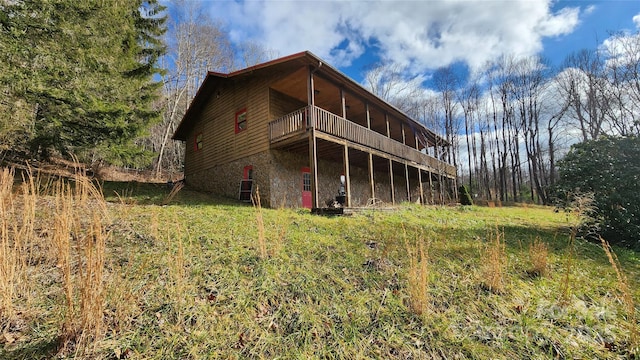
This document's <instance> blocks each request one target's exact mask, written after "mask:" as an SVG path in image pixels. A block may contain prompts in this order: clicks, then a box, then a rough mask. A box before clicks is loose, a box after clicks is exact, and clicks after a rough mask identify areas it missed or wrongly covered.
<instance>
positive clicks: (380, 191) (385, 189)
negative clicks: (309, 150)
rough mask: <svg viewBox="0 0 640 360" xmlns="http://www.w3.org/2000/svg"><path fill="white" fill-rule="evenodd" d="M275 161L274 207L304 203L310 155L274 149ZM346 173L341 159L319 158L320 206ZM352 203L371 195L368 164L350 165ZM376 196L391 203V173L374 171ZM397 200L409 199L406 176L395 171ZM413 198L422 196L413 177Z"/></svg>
mask: <svg viewBox="0 0 640 360" xmlns="http://www.w3.org/2000/svg"><path fill="white" fill-rule="evenodd" d="M271 153H272V155H273V159H272V160H273V161H272V167H271V170H270V175H269V178H270V180H271V187H270V196H271V198H270V199H269V202H270V204H271V205H272V207H280V206H284V207H302V168H303V167H309V157H308V156H307V155H306V154H305V155H299V154H296V153H291V152H285V151H272V152H271ZM342 174H344V169H343V165H342V163H341V162H331V161H326V160H319V161H318V183H319V186H318V197H319V205H320V207H324V206H326V205H327V203H329V202H330V201H332V200H334V199H335V197H336V195H338V191H339V190H340V175H342ZM349 175H350V178H351V206H354V207H355V206H366V205H367V204H368V203H369V202H370V199H371V187H370V184H369V171H368V169H366V168H361V167H356V166H353V165H351V167H350V168H349ZM373 178H374V184H375V192H376V199H377V200H379V201H383V202H385V203H389V204H391V182H390V180H389V174H388V173H384V172H374V175H373ZM393 181H394V189H395V201H396V203H401V202H404V201H408V199H407V190H406V188H407V186H406V179H405V177H404V176H400V175H394V180H393ZM409 185H410V189H411V200H412V201H416V200H418V197H419V196H420V185H419V183H418V180H417V179H410V184H409ZM423 186H424V190H425V198H426V199H429V197H428V187H429V186H428V184H423Z"/></svg>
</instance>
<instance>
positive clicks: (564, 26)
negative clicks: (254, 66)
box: [205, 0, 579, 68]
mask: <svg viewBox="0 0 640 360" xmlns="http://www.w3.org/2000/svg"><path fill="white" fill-rule="evenodd" d="M205 4H213V5H211V6H212V9H211V12H212V14H213V15H214V16H215V17H217V18H221V19H223V20H225V21H226V22H227V24H228V26H229V28H230V30H231V36H232V39H234V40H236V41H241V40H245V39H252V40H254V41H258V42H260V43H262V44H264V45H265V47H267V48H272V49H275V50H277V51H278V52H279V53H280V54H282V55H286V54H291V53H296V52H300V51H303V50H311V51H312V52H314V53H315V54H317V55H318V56H320V57H322V58H325V59H327V61H329V62H330V63H331V64H332V65H335V66H338V67H341V66H346V65H349V64H350V62H351V61H353V60H354V59H356V58H358V57H359V56H361V55H362V54H363V53H364V51H365V50H366V48H367V47H370V46H373V47H374V48H375V50H376V51H377V55H378V56H379V57H381V58H382V59H384V60H389V61H393V62H396V63H399V64H403V65H405V66H415V67H418V68H437V67H440V66H444V65H447V64H450V63H452V62H456V61H463V62H466V63H468V64H469V65H470V66H471V67H472V68H475V67H479V66H481V65H482V64H484V63H485V62H486V61H488V60H491V59H494V58H496V57H498V56H500V55H502V54H505V53H509V54H515V55H532V54H536V53H538V52H539V51H541V50H542V43H541V41H542V39H543V38H544V37H554V36H560V35H563V34H567V33H570V32H571V31H573V29H574V28H575V27H576V25H577V24H578V21H579V19H578V18H579V9H577V8H570V7H565V8H562V9H560V10H559V11H557V12H553V11H552V10H551V5H552V1H551V0H546V1H531V0H521V1H515V0H514V1H506V0H503V1H464V0H457V1H287V0H280V1H265V0H258V1H253V0H250V1H241V2H235V1H233V2H226V1H225V2H217V1H216V2H211V3H205Z"/></svg>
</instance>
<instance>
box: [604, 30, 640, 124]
mask: <svg viewBox="0 0 640 360" xmlns="http://www.w3.org/2000/svg"><path fill="white" fill-rule="evenodd" d="M605 48H606V54H607V55H608V59H607V61H606V63H605V64H606V72H607V76H608V79H609V87H608V88H607V90H608V95H609V96H608V98H609V99H611V103H612V104H611V109H610V110H611V111H609V112H608V113H607V114H608V116H609V123H610V124H611V127H612V130H614V131H615V132H616V133H617V134H620V135H623V136H627V135H640V33H636V34H627V33H616V34H613V35H612V36H611V37H610V38H609V39H607V41H605Z"/></svg>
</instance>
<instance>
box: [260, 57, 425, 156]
mask: <svg viewBox="0 0 640 360" xmlns="http://www.w3.org/2000/svg"><path fill="white" fill-rule="evenodd" d="M307 74H308V68H307V67H306V66H302V67H300V68H299V69H298V70H296V71H294V72H292V73H290V74H289V75H288V76H286V77H284V78H282V79H279V80H277V81H275V82H274V83H273V84H272V85H271V87H272V88H273V89H274V90H276V91H278V92H281V93H283V94H286V95H288V96H290V97H292V98H295V99H297V100H299V101H301V102H304V103H308V98H307V97H308V94H307ZM313 84H314V97H315V105H316V106H318V107H320V108H323V109H325V110H327V111H329V112H331V113H333V114H336V115H339V116H342V100H341V95H340V86H338V85H336V84H335V83H333V82H332V81H330V80H328V79H326V78H324V77H323V76H321V75H316V76H314V80H313ZM344 96H345V107H346V111H347V116H346V118H347V119H349V120H350V121H353V122H354V123H357V124H359V125H361V126H364V127H367V112H366V110H367V108H366V105H365V104H366V103H367V101H365V100H364V99H363V98H362V97H360V96H359V95H355V94H354V93H353V92H351V91H349V90H348V89H345V94H344ZM387 114H388V113H387ZM387 116H388V117H389V132H390V135H391V136H390V137H391V138H393V139H396V140H397V141H400V142H402V121H400V120H398V119H397V118H395V117H393V116H391V115H387ZM369 119H370V122H371V129H372V130H373V131H376V132H378V133H380V134H382V135H385V136H386V135H387V122H386V118H385V112H384V111H383V110H382V109H380V108H379V107H378V106H376V105H375V104H373V103H369ZM409 126H410V125H407V126H406V128H405V132H406V134H407V137H406V144H407V145H408V146H411V147H413V148H415V139H414V138H413V136H411V135H409V134H410V133H412V131H411V129H410V128H409Z"/></svg>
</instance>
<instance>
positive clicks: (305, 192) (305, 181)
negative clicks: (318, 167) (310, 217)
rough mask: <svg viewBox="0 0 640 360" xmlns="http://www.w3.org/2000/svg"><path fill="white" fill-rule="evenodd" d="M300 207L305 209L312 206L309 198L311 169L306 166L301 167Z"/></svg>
mask: <svg viewBox="0 0 640 360" xmlns="http://www.w3.org/2000/svg"><path fill="white" fill-rule="evenodd" d="M302 207H305V208H307V209H311V208H312V207H313V201H312V199H311V170H309V168H308V167H303V168H302Z"/></svg>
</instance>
